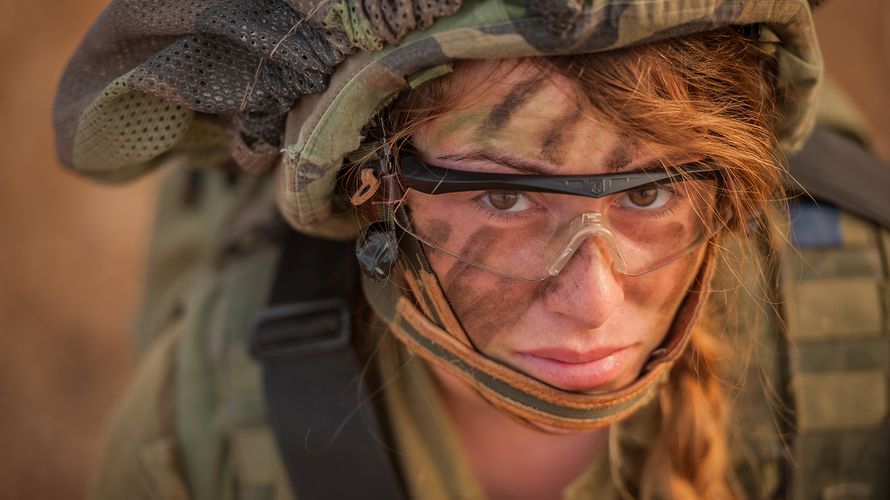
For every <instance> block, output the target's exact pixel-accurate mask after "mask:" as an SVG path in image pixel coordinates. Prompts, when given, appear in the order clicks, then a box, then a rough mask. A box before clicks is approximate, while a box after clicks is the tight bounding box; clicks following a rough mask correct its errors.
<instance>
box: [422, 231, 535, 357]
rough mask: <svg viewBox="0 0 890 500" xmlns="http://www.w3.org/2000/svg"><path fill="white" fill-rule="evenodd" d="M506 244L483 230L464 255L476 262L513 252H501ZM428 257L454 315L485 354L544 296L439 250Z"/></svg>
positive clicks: (472, 238) (529, 286) (525, 284)
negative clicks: (476, 259)
mask: <svg viewBox="0 0 890 500" xmlns="http://www.w3.org/2000/svg"><path fill="white" fill-rule="evenodd" d="M503 241H504V240H503V239H502V238H499V237H498V235H497V233H496V232H492V231H486V230H479V231H477V232H475V233H473V234H472V235H470V237H469V238H467V241H466V243H464V247H463V255H467V256H468V258H470V259H473V258H478V257H479V256H480V255H484V254H486V253H487V252H506V251H509V249H508V248H501V246H503V245H502V243H503ZM499 243H500V244H499ZM427 255H428V260H429V262H430V265H431V266H432V268H433V271H435V272H436V275H437V276H439V279H440V281H441V283H442V288H443V290H444V292H445V296H446V297H447V298H448V301H449V302H450V304H451V307H452V308H453V309H454V313H455V314H456V315H457V317H458V319H459V320H460V322H461V325H462V326H463V327H464V330H465V331H466V332H467V335H469V337H470V339H471V340H472V341H473V343H474V344H475V346H476V348H478V349H480V350H482V351H486V350H487V349H486V348H487V347H488V346H489V345H490V344H491V342H492V341H493V339H494V338H495V337H497V336H498V334H499V333H500V332H503V331H509V330H510V329H512V328H513V327H514V326H515V325H516V324H517V323H518V322H519V321H520V320H521V319H522V315H523V311H526V310H528V309H529V307H531V305H532V303H533V302H534V301H535V300H537V299H538V298H539V297H540V295H541V288H542V286H541V285H540V284H538V283H529V282H525V281H520V280H516V279H511V278H506V277H503V276H498V275H496V274H494V273H491V272H488V271H485V270H482V269H479V268H477V267H474V266H472V265H470V264H467V263H466V262H463V261H460V260H457V259H455V258H453V257H451V256H449V255H447V254H443V253H442V252H437V251H435V250H432V251H429V249H428V252H427Z"/></svg>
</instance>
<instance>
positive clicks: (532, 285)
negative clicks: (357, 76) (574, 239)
mask: <svg viewBox="0 0 890 500" xmlns="http://www.w3.org/2000/svg"><path fill="white" fill-rule="evenodd" d="M496 76H497V80H498V82H500V83H499V85H501V83H502V84H503V85H502V86H500V87H499V88H500V89H501V91H500V92H493V91H492V90H491V88H490V87H488V90H487V92H488V93H487V94H486V93H482V94H480V95H466V96H454V97H453V98H454V100H455V101H456V102H457V103H458V104H460V105H459V106H457V108H456V109H460V110H461V111H460V112H456V113H453V114H448V113H446V114H445V115H444V116H441V117H438V118H436V119H435V120H433V121H432V122H430V123H428V124H426V125H425V126H424V127H423V128H421V129H419V130H418V131H417V133H416V134H415V135H414V137H413V138H412V141H413V142H414V144H415V146H416V147H417V148H418V149H419V150H420V151H421V153H423V154H424V156H425V158H427V159H436V158H439V159H440V160H437V161H433V162H432V163H434V164H436V165H437V166H440V167H444V168H460V169H463V170H471V171H472V170H475V171H489V172H505V173H516V172H515V171H512V169H510V168H509V167H506V166H503V165H499V164H492V163H489V162H488V161H487V160H475V159H474V160H466V159H465V160H450V159H447V158H461V157H464V158H465V157H466V155H467V154H468V153H469V152H471V151H472V150H473V149H472V148H479V147H480V146H479V144H480V141H479V131H480V128H479V127H480V126H482V125H483V124H486V123H488V124H490V122H492V121H494V122H496V123H498V124H500V129H499V130H498V133H497V134H494V135H492V136H491V137H490V140H487V141H486V142H485V143H484V147H485V151H489V152H492V153H495V154H509V155H512V156H516V157H519V158H521V159H522V160H523V161H526V162H534V163H539V164H540V166H541V168H542V169H543V170H550V171H553V172H554V173H556V172H557V171H558V172H559V173H560V174H595V173H603V172H606V171H609V170H611V169H615V168H625V167H626V168H636V167H635V166H636V165H641V164H644V163H647V162H649V161H652V160H653V159H657V158H663V157H665V156H667V155H668V154H669V153H670V154H675V153H676V152H677V148H670V149H669V148H667V147H663V146H659V145H655V144H650V143H645V142H642V141H636V140H634V139H633V138H631V137H629V136H627V135H625V134H622V133H621V132H620V131H618V130H616V129H614V128H610V127H609V126H608V124H606V123H604V120H594V119H591V117H592V116H593V117H595V116H596V111H595V110H593V109H582V110H581V111H580V112H578V111H577V108H578V104H577V103H578V102H583V101H582V100H580V99H571V96H572V95H573V92H574V87H573V86H572V84H571V83H569V82H567V81H564V80H560V79H559V77H556V76H552V77H547V78H544V79H540V78H536V76H537V75H535V73H534V70H533V69H532V68H529V67H528V66H526V67H523V66H521V65H520V66H519V67H518V68H517V69H514V70H510V71H508V72H507V73H505V74H503V75H496ZM530 79H531V81H537V82H542V83H541V84H540V85H538V86H532V85H530V84H529V83H528V82H529V81H530ZM511 85H512V87H511ZM529 89H532V90H533V91H530V90H529ZM520 97H521V98H520ZM462 99H467V101H466V102H462ZM498 108H501V109H502V111H499V112H498V113H495V112H494V110H496V109H498ZM482 110H491V111H490V112H489V113H488V114H487V115H486V114H484V113H481V112H480V111H482ZM507 111H509V112H507ZM474 113H475V115H474ZM576 115H577V116H576ZM469 116H475V117H476V118H474V119H473V120H476V121H475V124H476V125H475V126H473V120H471V119H467V117H469ZM481 116H486V118H485V119H484V121H482V122H481V124H480V118H479V117H481ZM492 116H494V117H496V118H497V119H496V120H492ZM456 123H460V124H461V126H455V124H456ZM568 123H572V125H571V126H569V125H566V124H568ZM690 154H694V152H691V153H690ZM443 158H444V159H443ZM415 200H416V204H412V203H411V202H412V199H411V198H409V205H410V206H411V208H412V210H418V211H421V212H422V211H423V210H424V209H428V210H432V207H435V206H436V204H435V203H427V204H424V200H422V199H421V198H416V199H415ZM581 200H582V201H580V202H578V203H579V205H581V206H584V205H585V204H588V203H589V205H588V208H589V210H588V211H600V210H602V209H603V205H602V203H603V202H602V201H599V200H590V201H589V202H588V201H587V200H584V199H581ZM444 217H445V216H444V215H443V214H438V213H428V214H425V216H424V220H428V221H430V220H436V222H435V224H430V226H429V227H428V228H427V231H435V232H436V233H437V238H442V237H443V235H445V234H447V236H445V238H444V239H440V240H439V241H445V239H447V240H448V244H449V247H450V248H451V249H453V251H460V252H461V253H462V254H463V255H469V256H470V258H471V259H472V258H473V256H476V257H478V259H477V260H483V261H484V260H485V258H486V257H485V256H486V255H501V256H509V252H512V251H514V250H515V246H516V245H517V244H518V243H517V242H516V241H515V239H514V238H510V237H506V236H504V235H499V234H497V232H496V231H495V232H491V231H488V230H485V229H480V227H479V225H478V224H477V225H475V226H472V227H466V225H465V224H462V223H461V221H455V220H445V219H444ZM680 227H681V226H678V228H680ZM446 228H447V233H446ZM665 229H667V232H665V233H664V234H666V235H667V234H671V231H673V230H672V229H671V228H665ZM669 238H670V237H669ZM511 246H512V248H511ZM460 249H463V250H460ZM603 251H604V250H603V248H602V245H598V244H597V243H596V240H595V239H588V240H586V241H585V243H584V244H582V245H581V247H580V248H579V249H578V251H577V252H576V253H575V255H574V256H573V257H572V259H570V261H569V262H568V263H567V265H566V266H565V268H563V270H562V271H561V273H560V274H559V275H558V276H555V277H551V278H548V279H546V280H544V281H540V282H529V281H521V280H516V279H512V278H507V277H503V276H499V275H497V274H494V273H491V272H488V271H485V270H483V269H480V268H478V267H475V266H472V265H469V264H467V263H465V262H462V261H460V260H457V259H455V258H453V257H451V256H449V255H447V254H445V253H443V252H440V251H435V250H432V249H427V256H428V258H429V261H430V265H431V266H432V268H433V270H434V271H435V272H436V274H437V275H438V276H439V278H440V281H441V283H442V286H443V289H444V292H445V295H446V297H447V298H448V300H449V302H450V303H451V305H452V307H453V308H454V311H455V313H456V315H457V317H458V319H459V320H460V321H461V324H462V325H463V327H464V329H465V330H466V332H467V335H468V336H469V337H470V339H471V340H472V341H473V343H474V345H475V346H476V348H477V349H479V350H480V351H481V352H482V353H484V354H486V355H487V356H489V357H491V358H494V359H497V360H499V361H501V362H503V363H505V364H507V365H510V366H513V367H515V368H517V369H519V370H521V371H525V372H526V373H528V374H530V375H531V376H533V377H536V378H539V379H541V380H543V381H544V382H547V383H551V382H552V381H550V380H548V379H547V377H548V374H547V373H540V372H536V371H535V370H536V368H535V367H534V366H532V365H529V364H528V362H527V356H525V354H524V353H528V352H530V351H535V350H540V349H552V348H558V349H569V350H572V351H575V352H588V351H593V350H597V349H604V348H611V347H619V348H626V349H628V350H629V352H631V353H632V356H629V357H628V359H630V361H627V362H626V363H625V364H624V365H622V366H621V369H620V371H619V372H618V373H617V375H615V376H614V378H612V379H611V380H609V381H608V382H607V383H605V384H602V385H598V386H595V387H564V388H566V389H570V390H583V391H602V390H611V389H617V388H620V387H623V386H626V385H627V384H629V383H631V382H632V381H633V380H635V379H636V378H637V376H638V375H639V372H640V370H641V369H642V367H643V366H644V365H645V363H646V361H647V359H648V357H649V355H650V353H651V352H652V350H654V349H656V348H657V347H659V345H661V343H662V342H663V340H664V337H665V335H666V334H667V331H668V329H669V327H670V325H671V322H672V320H673V317H674V315H675V314H676V311H677V308H678V307H679V305H680V303H681V302H682V300H683V298H684V297H685V294H686V290H687V289H688V287H689V286H690V284H691V282H692V280H693V278H694V277H695V274H696V273H697V271H698V269H699V267H700V264H701V259H702V255H703V250H699V251H695V252H691V253H690V254H688V255H686V256H685V257H682V258H679V259H677V260H675V261H673V262H672V263H670V264H668V265H666V266H664V267H662V268H660V269H658V270H655V271H653V272H650V273H647V274H644V275H642V276H636V277H628V276H625V275H622V274H620V273H617V272H615V271H614V270H613V269H612V267H611V260H610V257H608V256H604V254H603ZM504 252H507V253H504ZM553 385H557V386H559V384H558V383H553Z"/></svg>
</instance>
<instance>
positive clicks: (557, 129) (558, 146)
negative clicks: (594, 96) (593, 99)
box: [541, 103, 581, 165]
mask: <svg viewBox="0 0 890 500" xmlns="http://www.w3.org/2000/svg"><path fill="white" fill-rule="evenodd" d="M579 119H581V107H580V106H578V104H577V103H576V104H575V105H574V106H572V107H571V109H569V110H568V111H566V113H564V114H563V115H562V116H560V117H558V118H556V119H555V120H553V121H552V122H551V124H550V127H549V129H548V130H547V132H546V133H545V134H544V138H543V139H542V140H541V157H542V158H544V159H545V160H548V161H550V162H552V163H553V164H554V165H560V164H562V163H563V162H564V161H565V156H566V151H565V150H564V148H563V146H564V145H565V144H566V143H571V142H572V140H573V139H574V138H575V132H576V131H577V129H576V127H575V125H577V123H578V120H579Z"/></svg>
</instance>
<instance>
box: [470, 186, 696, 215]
mask: <svg viewBox="0 0 890 500" xmlns="http://www.w3.org/2000/svg"><path fill="white" fill-rule="evenodd" d="M655 187H657V188H658V189H664V190H665V191H669V192H670V193H671V199H670V200H669V201H668V202H667V203H666V204H665V205H664V206H663V207H660V208H658V209H655V210H644V209H633V208H628V207H621V206H619V205H617V203H618V200H619V199H620V198H616V199H615V201H614V202H613V204H612V205H613V208H615V209H619V210H621V209H626V210H628V211H632V212H636V213H638V214H640V215H644V216H646V217H653V218H656V219H661V218H664V217H666V216H668V215H670V214H672V213H674V212H676V211H677V208H678V205H679V203H680V201H681V200H683V199H685V198H686V197H685V196H684V195H682V194H680V192H679V191H678V190H676V189H674V188H673V187H671V185H657V186H655ZM493 192H495V191H483V192H482V193H480V194H478V195H477V196H475V197H473V199H472V201H473V204H472V206H473V209H474V210H476V211H477V212H479V213H481V214H483V215H485V216H486V217H488V218H489V219H490V220H497V221H502V222H511V221H517V220H521V219H525V218H528V217H531V216H533V214H534V212H536V208H540V205H539V204H538V203H536V202H535V201H534V199H533V198H531V197H529V202H530V203H531V204H532V207H531V208H529V209H528V210H523V211H521V212H507V211H501V210H493V209H491V208H490V207H488V206H487V205H486V204H485V203H484V202H483V201H482V198H483V197H484V196H487V195H489V194H491V193H493ZM627 194H628V193H626V192H625V193H619V194H617V195H616V196H626V195H627ZM526 196H528V195H526Z"/></svg>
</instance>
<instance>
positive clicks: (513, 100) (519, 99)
mask: <svg viewBox="0 0 890 500" xmlns="http://www.w3.org/2000/svg"><path fill="white" fill-rule="evenodd" d="M543 84H544V81H543V80H541V79H539V78H538V79H534V80H529V81H525V82H522V83H519V84H517V85H516V86H515V87H513V88H512V89H511V90H510V92H508V93H507V95H505V96H504V98H503V99H501V102H499V103H497V104H495V106H494V107H493V108H492V109H491V112H490V113H489V114H488V118H487V119H486V120H485V123H484V124H483V125H482V127H483V128H485V129H499V128H501V127H503V126H504V125H506V124H507V122H508V121H510V117H511V116H512V115H513V113H515V112H516V110H517V109H519V108H520V107H521V106H522V105H523V104H524V103H525V102H526V101H528V99H529V98H530V97H532V96H533V95H535V93H536V92H537V91H538V90H540V89H541V88H542V87H543ZM480 132H482V131H480Z"/></svg>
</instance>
